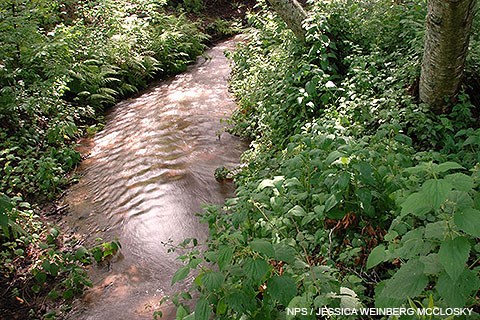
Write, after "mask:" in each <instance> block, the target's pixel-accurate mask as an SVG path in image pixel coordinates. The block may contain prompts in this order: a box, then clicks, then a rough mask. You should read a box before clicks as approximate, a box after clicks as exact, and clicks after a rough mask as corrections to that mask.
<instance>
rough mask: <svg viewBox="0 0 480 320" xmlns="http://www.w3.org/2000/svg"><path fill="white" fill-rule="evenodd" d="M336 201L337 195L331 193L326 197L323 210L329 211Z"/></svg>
mask: <svg viewBox="0 0 480 320" xmlns="http://www.w3.org/2000/svg"><path fill="white" fill-rule="evenodd" d="M337 203H338V200H337V197H336V196H335V195H334V194H332V195H330V197H328V199H327V201H325V212H328V211H330V210H331V209H332V208H333V207H335V206H336V205H337Z"/></svg>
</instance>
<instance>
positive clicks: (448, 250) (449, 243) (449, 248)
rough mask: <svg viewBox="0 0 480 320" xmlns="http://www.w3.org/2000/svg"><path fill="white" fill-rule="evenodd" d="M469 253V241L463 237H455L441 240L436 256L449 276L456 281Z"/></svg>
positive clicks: (463, 268)
mask: <svg viewBox="0 0 480 320" xmlns="http://www.w3.org/2000/svg"><path fill="white" fill-rule="evenodd" d="M469 255H470V243H469V242H468V240H467V239H466V238H464V237H456V238H455V239H449V240H445V241H444V242H442V244H441V245H440V250H439V251H438V257H439V258H440V263H441V264H442V266H443V267H444V268H445V271H446V272H447V273H448V275H449V276H450V278H452V280H453V281H456V280H457V279H458V277H459V276H460V275H461V274H462V273H463V271H464V270H465V263H466V262H467V260H468V256H469Z"/></svg>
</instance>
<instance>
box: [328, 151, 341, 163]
mask: <svg viewBox="0 0 480 320" xmlns="http://www.w3.org/2000/svg"><path fill="white" fill-rule="evenodd" d="M343 156H344V154H343V153H341V152H340V151H337V150H335V151H332V152H331V153H330V154H329V155H328V157H327V158H326V159H325V163H326V164H331V163H332V162H333V161H335V160H337V159H338V158H340V157H343Z"/></svg>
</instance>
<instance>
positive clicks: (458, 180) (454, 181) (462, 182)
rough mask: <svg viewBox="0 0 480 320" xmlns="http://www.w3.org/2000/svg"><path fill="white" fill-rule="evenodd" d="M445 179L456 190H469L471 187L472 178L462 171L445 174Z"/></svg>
mask: <svg viewBox="0 0 480 320" xmlns="http://www.w3.org/2000/svg"><path fill="white" fill-rule="evenodd" d="M444 179H445V180H446V181H448V182H450V184H451V185H452V186H453V187H454V188H455V189H457V190H460V191H467V192H468V191H470V190H472V189H473V183H474V182H473V178H472V177H470V176H467V175H466V174H463V173H454V174H449V175H448V176H445V178H444Z"/></svg>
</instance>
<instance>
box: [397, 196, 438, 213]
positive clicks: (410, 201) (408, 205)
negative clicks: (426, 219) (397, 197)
mask: <svg viewBox="0 0 480 320" xmlns="http://www.w3.org/2000/svg"><path fill="white" fill-rule="evenodd" d="M400 206H401V207H402V211H401V216H402V217H403V216H406V215H408V214H410V213H412V214H414V215H415V216H422V215H425V214H427V213H428V212H430V210H432V206H431V205H430V204H429V203H428V202H427V200H426V199H425V197H424V196H423V195H422V194H420V193H419V192H416V193H412V194H411V195H409V196H408V197H407V199H406V200H405V201H404V202H403V203H402V204H401V205H400Z"/></svg>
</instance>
